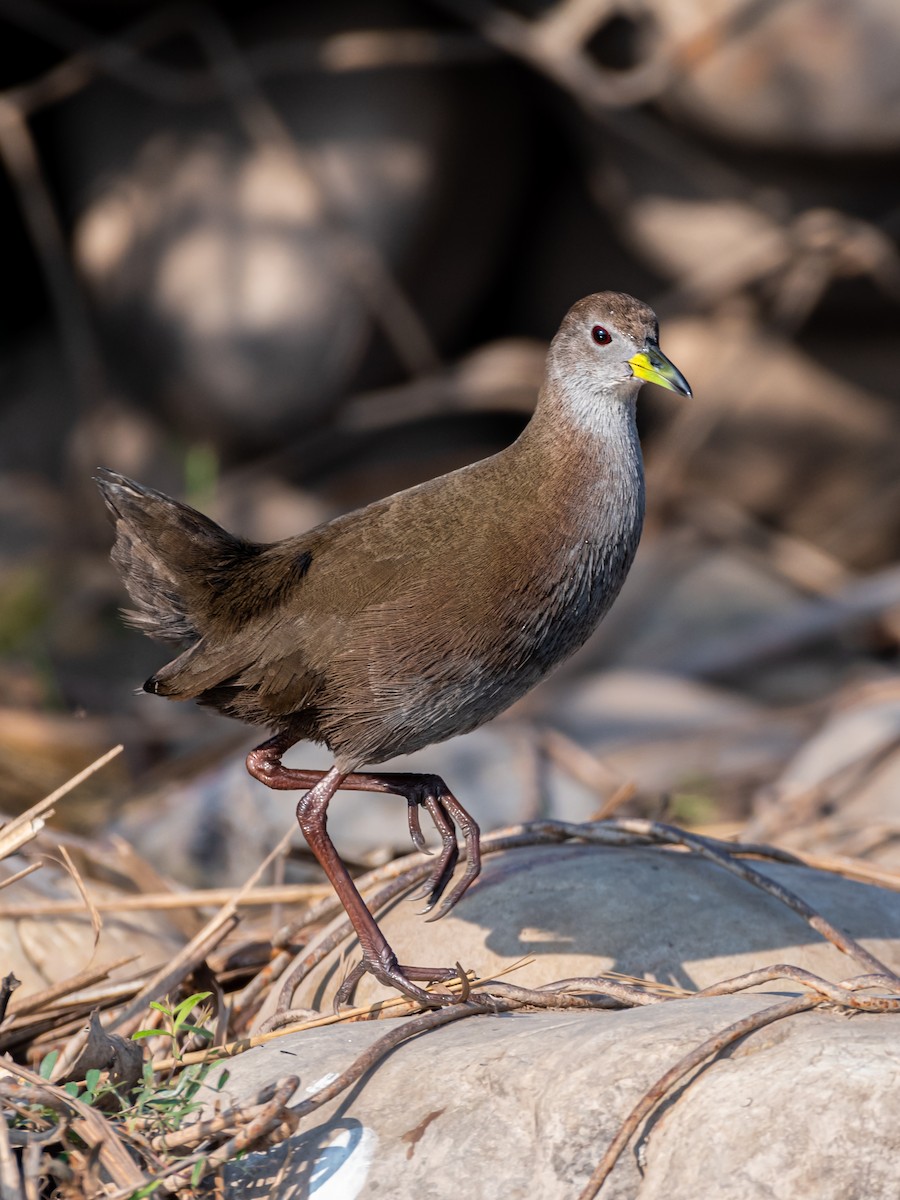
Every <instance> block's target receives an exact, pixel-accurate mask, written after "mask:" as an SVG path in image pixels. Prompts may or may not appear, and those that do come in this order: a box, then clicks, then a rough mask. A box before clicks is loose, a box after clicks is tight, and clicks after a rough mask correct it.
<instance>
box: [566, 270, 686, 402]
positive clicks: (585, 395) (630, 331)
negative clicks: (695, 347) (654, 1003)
mask: <svg viewBox="0 0 900 1200" xmlns="http://www.w3.org/2000/svg"><path fill="white" fill-rule="evenodd" d="M645 380H646V381H649V382H650V383H656V384H659V385H660V387H664V388H668V389H669V390H670V391H673V392H678V393H679V394H680V395H682V396H690V395H691V389H690V385H689V384H688V381H687V380H686V379H685V377H684V376H683V375H682V374H681V372H680V371H679V370H678V368H677V367H676V366H675V365H674V363H672V362H670V361H669V359H668V358H666V356H665V354H663V352H662V351H661V350H660V348H659V324H658V322H657V319H656V314H655V313H654V312H653V310H652V309H651V308H648V307H647V305H646V304H642V303H641V302H640V301H639V300H635V299H634V298H633V297H632V296H626V295H623V294H622V293H620V292H597V293H595V294H594V295H593V296H586V297H585V298H584V299H583V300H579V301H578V303H577V304H575V305H573V306H572V308H570V309H569V311H568V313H567V314H566V316H565V317H564V318H563V322H562V324H561V325H560V327H559V332H558V333H557V334H556V337H554V339H553V341H552V342H551V344H550V352H549V354H548V356H547V383H548V385H549V386H551V387H552V388H553V389H554V391H556V393H557V395H559V394H560V391H561V390H562V392H563V394H564V395H565V398H566V401H567V404H568V406H569V407H570V408H571V409H572V410H573V412H574V413H575V414H577V415H579V416H580V417H582V418H589V417H590V414H591V413H592V411H595V410H597V409H598V408H600V407H603V406H604V405H606V406H608V405H609V404H610V403H614V404H615V403H616V402H625V401H632V402H633V400H634V398H635V396H636V395H637V392H638V389H639V388H640V386H641V384H642V383H643V382H644V381H645Z"/></svg>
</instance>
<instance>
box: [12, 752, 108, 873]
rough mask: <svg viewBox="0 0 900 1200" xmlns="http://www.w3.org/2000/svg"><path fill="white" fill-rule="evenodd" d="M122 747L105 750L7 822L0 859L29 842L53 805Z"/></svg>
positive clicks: (40, 827) (88, 777) (99, 768)
mask: <svg viewBox="0 0 900 1200" xmlns="http://www.w3.org/2000/svg"><path fill="white" fill-rule="evenodd" d="M123 749H124V747H123V746H121V745H120V746H113V748H112V750H107V752H106V753H105V754H101V755H100V757H99V758H97V759H95V760H94V761H93V762H92V763H90V764H89V765H88V766H86V767H85V768H84V770H83V771H79V772H78V774H77V775H73V776H72V778H71V779H69V780H67V781H66V783H64V784H63V785H62V786H61V787H58V788H57V789H56V791H55V792H51V793H50V795H49V796H45V797H44V799H43V800H39V801H38V802H37V804H33V805H32V806H31V808H29V809H28V810H27V811H26V812H23V813H20V814H19V816H17V817H14V818H13V819H12V820H11V821H8V822H7V823H6V824H5V825H4V826H3V828H2V829H0V858H6V856H7V855H8V854H12V853H13V851H15V850H18V848H19V847H20V846H21V845H23V844H24V843H25V842H28V841H31V839H32V838H33V837H36V836H37V835H38V833H39V832H40V831H41V829H42V828H43V825H44V821H43V818H44V817H45V816H48V815H49V814H50V810H51V809H52V808H53V806H54V804H56V803H57V802H58V801H60V800H62V798H63V796H67V795H68V794H69V792H71V791H73V789H75V788H77V787H78V785H79V784H81V783H84V781H85V780H86V779H90V777H91V776H92V775H94V774H96V772H97V771H99V770H101V769H102V768H103V767H105V766H106V764H107V763H109V762H112V760H113V759H114V758H116V756H117V755H119V754H121V753H122V751H123Z"/></svg>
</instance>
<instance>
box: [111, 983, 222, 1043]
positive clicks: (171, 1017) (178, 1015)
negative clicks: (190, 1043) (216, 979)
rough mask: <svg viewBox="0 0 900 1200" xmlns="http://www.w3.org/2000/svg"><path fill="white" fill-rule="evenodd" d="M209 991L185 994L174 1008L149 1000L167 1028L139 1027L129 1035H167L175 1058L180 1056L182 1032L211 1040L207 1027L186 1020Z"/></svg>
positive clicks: (140, 1036)
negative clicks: (170, 1040) (179, 1041)
mask: <svg viewBox="0 0 900 1200" xmlns="http://www.w3.org/2000/svg"><path fill="white" fill-rule="evenodd" d="M210 995H211V993H210V992H194V993H193V995H191V996H187V997H186V998H185V999H184V1000H182V1001H181V1002H180V1003H179V1004H176V1005H175V1007H174V1008H170V1007H169V1006H168V1005H167V1004H160V1003H159V1002H158V1001H156V1000H151V1001H150V1007H151V1008H153V1009H155V1010H156V1011H157V1012H159V1013H162V1015H163V1016H164V1017H165V1018H166V1021H167V1023H168V1028H167V1029H139V1030H138V1031H137V1032H136V1033H133V1034H132V1035H131V1039H132V1041H135V1042H136V1041H138V1039H139V1038H148V1037H168V1038H171V1039H172V1057H173V1058H175V1059H180V1058H181V1047H180V1046H179V1043H178V1039H179V1037H180V1036H181V1035H182V1034H185V1033H192V1034H194V1035H195V1036H197V1037H200V1038H203V1039H205V1040H206V1041H208V1042H211V1041H212V1037H213V1035H212V1034H211V1033H210V1031H209V1030H208V1029H205V1028H204V1027H203V1026H202V1025H192V1024H190V1022H189V1021H188V1017H189V1016H190V1015H191V1013H192V1012H193V1011H194V1009H195V1008H196V1007H197V1005H198V1004H199V1003H200V1002H201V1001H202V1000H206V999H207V997H208V996H210Z"/></svg>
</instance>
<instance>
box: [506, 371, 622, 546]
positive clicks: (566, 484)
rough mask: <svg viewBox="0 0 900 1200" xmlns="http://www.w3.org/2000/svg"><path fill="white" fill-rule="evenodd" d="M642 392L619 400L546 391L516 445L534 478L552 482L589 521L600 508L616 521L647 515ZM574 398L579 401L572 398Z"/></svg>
mask: <svg viewBox="0 0 900 1200" xmlns="http://www.w3.org/2000/svg"><path fill="white" fill-rule="evenodd" d="M637 391H638V388H637V387H635V388H634V389H633V390H630V391H629V392H626V393H621V392H620V393H618V394H616V395H614V396H596V395H595V396H593V397H591V400H592V403H591V404H590V405H589V404H588V403H587V400H586V399H585V398H584V397H581V396H578V395H577V394H573V393H572V392H571V391H568V390H567V391H566V392H565V393H562V394H560V392H559V391H557V390H555V389H553V388H546V387H545V388H544V389H543V390H542V392H541V394H540V397H539V399H538V404H537V407H536V409H535V412H534V416H533V417H532V418H531V421H530V422H529V423H528V425H527V426H526V428H525V430H524V432H523V433H522V436H521V437H520V438H519V441H518V442H517V443H516V444H515V447H511V449H513V450H514V451H515V453H516V454H517V455H519V456H521V461H522V463H523V465H525V467H526V470H527V471H528V473H529V474H530V475H531V477H532V478H535V479H545V480H547V482H548V484H552V485H553V486H552V487H551V490H553V491H556V492H557V493H558V494H559V496H560V499H562V498H564V497H567V498H568V501H569V503H571V505H572V506H573V507H574V508H576V509H578V508H580V509H581V511H583V512H584V513H585V515H586V517H588V519H591V516H592V515H594V514H596V506H597V505H599V506H600V508H602V509H603V510H604V512H606V513H607V514H608V516H609V520H610V521H611V522H613V523H614V515H615V514H616V513H620V514H621V516H622V519H623V521H624V522H625V524H626V525H633V523H634V520H635V518H637V520H638V522H639V521H640V517H641V516H642V515H643V504H644V469H643V460H642V458H641V446H640V441H639V439H638V433H637V422H636V419H635V400H636V398H637ZM573 395H574V398H573Z"/></svg>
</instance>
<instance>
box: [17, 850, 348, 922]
mask: <svg viewBox="0 0 900 1200" xmlns="http://www.w3.org/2000/svg"><path fill="white" fill-rule="evenodd" d="M60 849H62V847H60ZM40 865H41V864H40V863H35V864H34V865H33V866H31V867H28V868H26V869H25V870H24V871H20V872H19V874H18V875H14V876H11V877H10V878H9V879H5V880H3V881H2V882H0V888H2V887H5V886H6V885H7V884H8V883H13V882H14V881H15V880H16V879H20V878H21V877H22V876H23V875H29V874H31V872H32V871H36V870H37V869H38V868H39V867H40ZM331 895H333V892H332V888H331V885H330V884H329V885H325V884H318V883H295V884H285V885H284V886H282V887H261V888H255V889H254V890H253V891H252V892H248V893H247V895H245V896H241V897H240V898H239V899H238V900H237V907H238V908H265V907H268V905H270V904H305V903H307V902H308V901H310V900H319V899H322V898H324V897H326V896H331ZM233 897H234V888H202V889H197V890H195V891H190V892H148V893H141V894H140V895H139V896H117V897H115V898H114V899H111V900H91V901H90V907H91V909H92V910H93V911H96V912H97V913H104V912H111V913H124V912H159V911H163V912H165V911H168V910H171V909H179V908H206V907H212V906H214V905H215V906H220V905H223V904H228V903H229V901H231V900H232V898H233ZM83 908H84V905H82V904H80V903H79V902H78V901H77V900H42V901H40V902H36V903H34V904H8V905H3V906H0V919H3V918H16V917H35V916H54V917H56V916H67V915H69V914H70V913H78V912H81V911H82V909H83Z"/></svg>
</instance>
